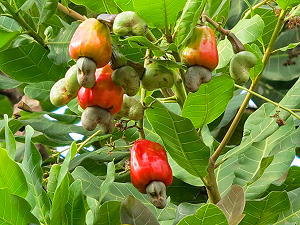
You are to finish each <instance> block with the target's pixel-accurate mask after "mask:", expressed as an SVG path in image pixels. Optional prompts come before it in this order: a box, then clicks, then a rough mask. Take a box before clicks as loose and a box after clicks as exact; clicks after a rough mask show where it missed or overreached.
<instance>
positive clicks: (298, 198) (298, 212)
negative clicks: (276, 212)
mask: <svg viewBox="0 0 300 225" xmlns="http://www.w3.org/2000/svg"><path fill="white" fill-rule="evenodd" d="M288 196H289V200H290V203H291V208H290V209H289V210H287V211H283V212H282V213H281V214H280V216H279V219H278V221H277V222H276V223H274V225H286V224H297V223H299V218H300V188H298V189H296V190H293V191H291V192H289V193H288Z"/></svg>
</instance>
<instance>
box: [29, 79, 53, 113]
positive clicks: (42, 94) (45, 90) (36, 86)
mask: <svg viewBox="0 0 300 225" xmlns="http://www.w3.org/2000/svg"><path fill="white" fill-rule="evenodd" d="M53 84H54V82H53V81H44V82H39V83H32V84H29V85H27V86H26V87H25V88H24V93H25V94H26V95H27V96H28V97H30V98H32V99H36V100H38V101H40V103H41V105H42V108H43V109H44V110H48V109H53V105H52V104H51V102H50V97H49V96H50V90H51V88H52V86H53Z"/></svg>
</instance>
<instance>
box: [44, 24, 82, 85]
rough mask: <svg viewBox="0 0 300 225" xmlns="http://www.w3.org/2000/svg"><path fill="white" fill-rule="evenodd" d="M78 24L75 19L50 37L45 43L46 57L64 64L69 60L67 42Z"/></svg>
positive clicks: (58, 63)
mask: <svg viewBox="0 0 300 225" xmlns="http://www.w3.org/2000/svg"><path fill="white" fill-rule="evenodd" d="M78 25H79V22H77V21H76V22H73V23H71V24H70V25H66V27H64V28H62V29H61V30H60V32H59V33H58V35H57V36H56V37H55V38H53V39H50V40H49V42H48V43H47V46H48V47H49V50H50V52H49V54H48V57H49V58H50V59H52V60H53V62H54V63H55V64H57V65H64V66H66V65H67V64H68V62H69V61H70V60H71V58H70V56H69V51H68V49H69V43H70V41H71V38H72V36H73V34H74V32H75V30H76V29H77V27H78ZM57 80H58V79H57Z"/></svg>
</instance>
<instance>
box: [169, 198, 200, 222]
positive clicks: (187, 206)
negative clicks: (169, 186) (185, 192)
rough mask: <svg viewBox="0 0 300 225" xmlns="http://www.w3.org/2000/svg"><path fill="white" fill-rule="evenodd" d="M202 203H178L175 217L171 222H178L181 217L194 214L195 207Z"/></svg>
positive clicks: (197, 207)
mask: <svg viewBox="0 0 300 225" xmlns="http://www.w3.org/2000/svg"><path fill="white" fill-rule="evenodd" d="M202 205H203V203H200V204H191V203H187V202H183V203H181V204H179V205H178V207H177V210H176V217H175V219H174V223H173V224H178V222H179V221H180V220H181V219H182V218H184V217H186V216H189V215H192V214H194V213H195V212H196V211H197V209H199V208H200V207H201V206H202Z"/></svg>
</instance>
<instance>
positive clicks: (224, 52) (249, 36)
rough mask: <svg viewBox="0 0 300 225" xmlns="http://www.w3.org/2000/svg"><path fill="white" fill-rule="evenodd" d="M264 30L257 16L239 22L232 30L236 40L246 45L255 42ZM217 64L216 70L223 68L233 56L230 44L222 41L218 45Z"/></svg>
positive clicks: (261, 21) (260, 19) (262, 23)
mask: <svg viewBox="0 0 300 225" xmlns="http://www.w3.org/2000/svg"><path fill="white" fill-rule="evenodd" d="M263 29H264V21H263V20H262V18H261V17H260V16H259V15H255V16H253V17H252V18H251V19H242V20H240V21H239V22H238V23H237V24H236V25H235V26H234V27H233V28H232V29H231V32H233V33H234V34H235V35H236V36H237V38H238V39H239V40H240V41H241V42H242V43H243V44H247V43H250V42H254V41H256V39H257V38H258V37H259V36H261V35H262V32H263ZM218 54H219V64H218V67H217V69H220V68H223V67H225V66H226V65H227V64H228V63H229V61H230V59H231V58H232V56H233V55H234V53H233V50H232V47H231V44H230V42H229V41H228V40H227V39H226V40H222V41H220V42H219V44H218Z"/></svg>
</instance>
